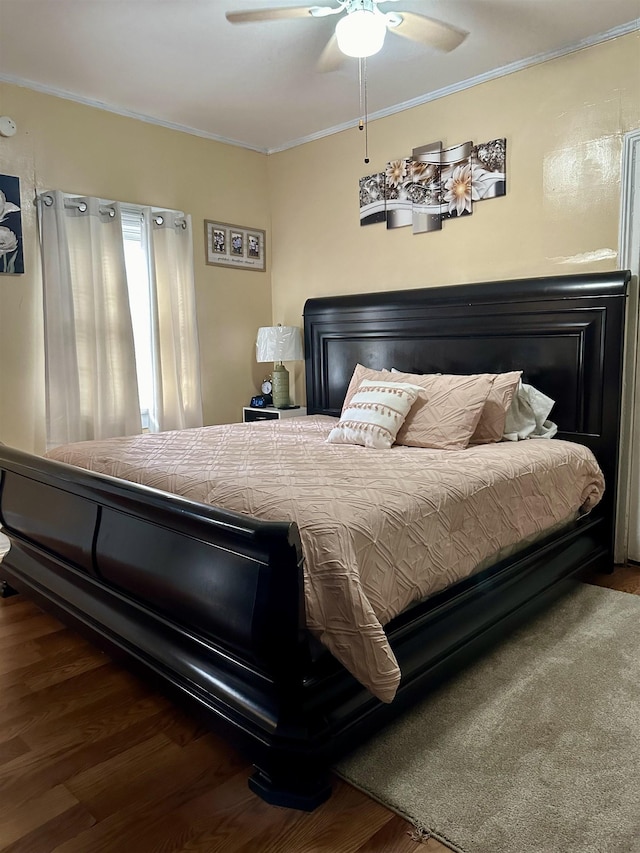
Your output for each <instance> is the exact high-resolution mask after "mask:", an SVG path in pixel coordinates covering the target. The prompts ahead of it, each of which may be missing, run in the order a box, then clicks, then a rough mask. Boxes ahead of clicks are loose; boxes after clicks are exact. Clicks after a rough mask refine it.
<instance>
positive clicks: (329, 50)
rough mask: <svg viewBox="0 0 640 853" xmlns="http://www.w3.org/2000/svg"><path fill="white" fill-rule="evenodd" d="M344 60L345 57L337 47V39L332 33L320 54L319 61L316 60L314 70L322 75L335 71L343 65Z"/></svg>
mask: <svg viewBox="0 0 640 853" xmlns="http://www.w3.org/2000/svg"><path fill="white" fill-rule="evenodd" d="M344 60H345V55H344V53H343V52H342V51H341V50H340V48H339V47H338V39H337V38H336V34H335V33H334V34H333V35H332V36H331V38H330V39H329V41H328V42H327V43H326V45H325V46H324V50H323V51H322V53H321V54H320V59H318V62H317V64H316V70H317V71H320V72H321V73H323V74H324V73H325V72H327V71H337V70H338V68H340V66H341V65H342V64H343V62H344Z"/></svg>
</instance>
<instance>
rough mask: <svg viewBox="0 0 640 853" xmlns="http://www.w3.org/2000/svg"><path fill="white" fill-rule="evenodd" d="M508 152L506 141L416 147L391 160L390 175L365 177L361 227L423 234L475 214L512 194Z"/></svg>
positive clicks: (499, 139)
mask: <svg viewBox="0 0 640 853" xmlns="http://www.w3.org/2000/svg"><path fill="white" fill-rule="evenodd" d="M506 151H507V141H506V139H505V138H504V137H502V138H498V139H492V140H489V141H488V142H482V143H478V144H476V145H474V144H473V142H463V143H460V144H459V145H454V146H452V147H451V148H443V147H442V143H441V142H431V143H429V144H428V145H422V146H420V147H419V148H414V149H413V151H412V154H411V157H403V158H398V159H396V160H390V161H389V162H388V163H387V165H386V167H385V171H384V172H379V173H378V174H376V175H368V176H367V177H364V178H361V179H360V224H361V225H370V224H373V223H375V222H386V223H387V228H402V227H404V226H405V225H412V226H413V233H414V234H420V233H425V232H427V231H439V230H440V229H441V228H442V222H443V221H446V220H449V219H460V218H461V217H463V216H470V215H471V214H472V213H473V204H474V202H476V201H483V200H484V199H489V198H498V197H499V196H503V195H505V194H506V187H507V183H506ZM383 199H384V206H383V204H382V200H383Z"/></svg>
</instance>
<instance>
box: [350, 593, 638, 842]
mask: <svg viewBox="0 0 640 853" xmlns="http://www.w3.org/2000/svg"><path fill="white" fill-rule="evenodd" d="M337 769H338V773H339V774H340V775H341V776H343V778H345V779H346V780H347V781H349V782H351V783H352V784H354V785H356V786H357V787H359V788H361V789H362V790H364V791H367V792H368V793H370V794H371V795H372V796H373V797H374V798H375V799H377V800H380V801H381V802H382V803H384V804H385V805H387V806H389V807H390V808H392V809H394V810H395V811H397V812H399V813H400V814H402V815H404V816H406V817H407V818H408V819H409V820H410V821H411V822H412V823H414V824H415V825H416V826H418V827H422V828H425V829H427V830H429V831H430V832H431V833H432V835H433V836H434V837H435V838H437V839H439V840H440V841H442V842H443V843H444V844H445V845H447V846H448V847H450V848H451V849H452V850H456V851H463V853H640V597H639V596H637V595H630V594H628V593H625V592H617V591H614V590H609V589H602V588H600V587H596V586H589V585H586V584H581V585H578V586H577V587H576V589H575V591H573V592H571V593H570V594H569V595H568V596H566V597H565V598H563V599H562V600H561V601H559V602H558V603H556V604H555V605H553V607H552V609H551V610H549V611H547V612H546V613H545V614H543V615H542V616H541V617H539V618H537V619H536V620H535V621H532V622H529V623H527V624H526V625H525V626H523V627H522V628H521V629H519V631H518V632H517V633H516V634H512V635H511V637H510V638H508V639H506V640H505V641H504V642H503V643H502V644H501V645H500V646H499V647H497V648H495V649H494V650H492V651H491V652H490V653H488V654H487V655H486V656H485V657H483V658H482V659H481V660H480V661H477V662H476V663H475V664H473V665H472V666H471V667H469V668H468V669H466V670H465V671H464V672H462V673H461V674H460V675H458V676H456V677H455V679H454V680H452V681H450V682H448V683H447V684H446V685H444V686H443V687H442V688H440V689H439V690H437V691H436V692H435V693H434V694H433V695H432V696H431V697H430V698H429V699H427V700H426V701H425V702H424V703H423V704H421V705H420V706H419V707H417V708H416V709H412V710H411V711H410V712H409V713H408V714H407V715H406V716H404V717H403V718H402V719H401V720H399V721H397V722H395V723H393V724H392V725H391V726H389V727H388V728H386V729H384V730H383V731H381V732H380V733H379V734H378V735H377V736H376V737H375V738H374V739H372V741H371V742H369V743H368V744H366V745H365V746H364V747H363V748H361V749H360V750H359V751H358V752H356V753H354V754H353V755H352V756H350V757H348V758H347V759H346V760H344V761H342V762H341V763H340V765H339V766H338V768H337Z"/></svg>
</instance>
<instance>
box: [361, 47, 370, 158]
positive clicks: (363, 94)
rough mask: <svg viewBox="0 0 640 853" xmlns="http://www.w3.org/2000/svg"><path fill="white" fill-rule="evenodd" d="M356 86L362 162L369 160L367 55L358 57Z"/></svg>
mask: <svg viewBox="0 0 640 853" xmlns="http://www.w3.org/2000/svg"><path fill="white" fill-rule="evenodd" d="M358 87H359V90H360V115H361V116H362V118H361V119H360V121H359V122H358V128H359V129H360V130H364V162H365V163H368V162H369V116H368V105H367V57H366V56H361V57H359V58H358Z"/></svg>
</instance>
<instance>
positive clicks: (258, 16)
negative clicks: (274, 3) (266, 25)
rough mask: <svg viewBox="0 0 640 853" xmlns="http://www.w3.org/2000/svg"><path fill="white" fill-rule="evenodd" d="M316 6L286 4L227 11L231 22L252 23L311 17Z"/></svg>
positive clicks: (226, 14) (226, 15)
mask: <svg viewBox="0 0 640 853" xmlns="http://www.w3.org/2000/svg"><path fill="white" fill-rule="evenodd" d="M312 9H315V6H284V7H279V8H275V9H246V10H245V11H244V12H225V18H226V19H227V21H229V23H230V24H251V23H253V22H254V21H281V20H287V19H289V18H310V17H311V16H312V14H313V13H312V11H311V10H312Z"/></svg>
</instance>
